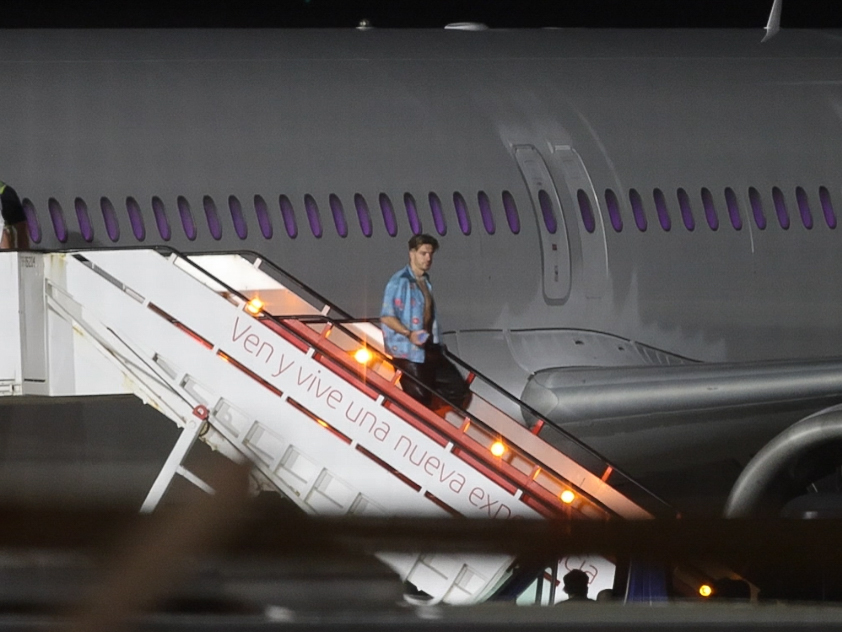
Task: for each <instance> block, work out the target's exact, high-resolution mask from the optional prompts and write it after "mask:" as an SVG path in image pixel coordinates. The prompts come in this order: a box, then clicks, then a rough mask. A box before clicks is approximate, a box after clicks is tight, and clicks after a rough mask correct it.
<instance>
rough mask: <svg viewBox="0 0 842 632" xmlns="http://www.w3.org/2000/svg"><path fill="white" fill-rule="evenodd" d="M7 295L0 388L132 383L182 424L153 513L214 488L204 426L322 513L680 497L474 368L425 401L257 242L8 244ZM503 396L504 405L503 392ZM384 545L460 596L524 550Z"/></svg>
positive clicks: (408, 570)
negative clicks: (191, 466)
mask: <svg viewBox="0 0 842 632" xmlns="http://www.w3.org/2000/svg"><path fill="white" fill-rule="evenodd" d="M0 297H3V301H1V302H0V327H2V331H3V332H4V335H5V340H4V343H5V344H7V345H10V346H9V347H8V348H7V349H4V352H3V354H2V355H0V395H94V394H104V393H118V392H131V393H134V394H136V395H137V396H138V397H140V398H141V399H142V400H143V401H144V402H146V403H148V404H150V405H152V406H154V407H155V408H156V409H158V410H159V411H161V412H162V413H164V414H165V415H167V416H168V417H169V418H170V419H172V420H173V421H174V422H175V423H176V424H178V425H179V426H180V427H181V428H183V430H182V432H181V435H180V438H179V440H178V442H177V443H176V445H175V447H174V449H173V450H172V453H171V454H170V456H169V458H168V459H167V462H166V464H165V465H164V468H163V469H162V471H161V473H160V475H159V476H158V478H157V480H156V482H155V484H154V485H153V487H152V489H151V490H150V492H149V495H148V497H147V499H146V501H145V503H144V505H143V508H142V510H143V511H151V510H152V509H154V507H155V506H156V504H157V503H158V502H159V500H160V499H161V497H162V496H163V494H164V493H165V491H166V489H167V487H168V486H169V484H170V481H171V480H172V479H173V477H174V476H175V475H176V474H179V475H181V476H184V477H186V478H187V479H188V480H191V481H192V482H193V483H195V484H196V485H198V486H200V487H202V488H204V489H206V490H207V491H211V490H210V489H209V488H208V486H207V485H206V484H205V483H204V482H203V481H201V480H200V479H199V478H198V477H196V476H195V475H193V474H192V473H191V472H189V471H187V470H186V469H185V468H184V467H183V466H182V462H183V460H184V458H185V457H186V455H187V453H188V452H189V450H190V448H191V446H192V445H193V443H194V442H195V441H196V440H197V439H199V438H201V440H203V441H205V442H207V443H208V444H209V445H211V446H212V447H213V448H214V449H217V450H219V451H220V452H222V453H223V454H225V455H226V456H228V457H230V458H232V459H236V460H244V459H248V460H250V461H251V462H252V463H253V464H254V468H255V470H256V471H257V472H259V476H260V477H261V478H262V479H263V480H264V481H265V484H266V485H271V486H273V487H274V488H276V489H277V490H279V491H280V492H281V493H283V494H284V495H285V496H287V497H288V498H290V499H291V500H292V501H294V502H295V503H297V504H298V506H299V507H300V508H301V509H303V510H304V511H306V512H308V513H313V514H346V513H347V514H356V515H360V514H361V515H369V514H377V515H416V516H444V515H448V514H451V515H458V516H466V517H479V518H495V519H513V518H539V517H547V518H552V517H567V518H570V519H575V518H589V519H596V520H606V519H611V518H612V517H622V518H628V519H646V518H650V517H652V516H653V514H657V513H658V512H660V511H666V512H669V509H668V508H667V507H666V506H664V505H661V504H660V503H659V501H657V499H654V497H651V496H647V494H646V493H645V491H644V490H642V489H641V488H639V487H637V486H635V485H634V484H633V483H632V482H631V481H629V480H628V479H626V478H625V477H622V475H621V474H619V473H618V472H616V470H615V469H614V468H612V467H611V466H610V465H609V464H607V463H605V462H604V461H603V460H601V459H600V458H599V457H598V456H597V455H594V454H593V453H592V452H589V451H588V450H587V449H586V448H585V447H584V446H581V445H580V444H577V443H576V442H575V441H574V440H573V439H572V438H570V437H566V436H564V435H562V434H561V432H560V431H558V430H557V429H555V428H554V427H551V426H550V425H549V424H544V423H543V422H542V421H541V420H540V417H539V416H537V413H534V411H532V412H531V413H530V414H533V413H534V416H536V417H538V423H537V424H535V425H534V426H533V428H532V429H531V430H530V429H529V428H527V427H526V426H525V425H523V424H522V423H519V422H518V421H517V420H515V419H514V418H513V417H511V416H509V415H507V414H505V413H504V412H502V410H501V408H504V409H507V410H512V407H513V405H515V406H520V403H519V402H517V400H514V399H513V398H510V397H509V396H507V395H506V394H505V393H503V392H502V391H501V390H500V389H498V388H497V387H495V386H494V385H493V384H490V383H489V382H488V381H487V380H485V379H484V378H482V376H481V375H478V374H477V373H475V372H473V371H470V370H469V369H466V372H467V377H468V380H469V381H470V383H471V387H472V390H473V396H472V399H471V403H470V405H469V406H468V409H467V410H465V411H458V410H453V409H450V410H449V411H448V412H446V413H441V410H444V408H442V409H441V410H440V412H438V413H437V412H434V411H432V410H429V409H427V408H425V407H423V406H421V405H419V404H418V403H417V402H416V401H415V400H413V399H412V398H410V397H409V396H407V395H406V394H405V393H404V392H403V391H402V390H401V389H400V387H399V385H398V379H399V377H400V373H399V372H397V371H396V370H395V369H394V368H393V366H392V365H391V364H390V363H389V361H388V358H387V357H385V356H384V355H383V354H382V338H381V336H380V332H379V329H378V328H377V327H376V326H375V325H374V324H372V323H369V322H363V321H356V322H355V321H352V320H350V319H348V318H347V316H346V315H344V314H343V313H342V312H340V311H339V310H338V309H336V308H335V307H333V306H331V305H330V304H329V303H328V302H327V301H325V300H324V299H322V298H321V297H319V296H318V295H316V294H315V293H313V292H311V291H310V290H308V289H307V288H305V287H304V286H303V285H301V284H300V283H298V282H297V281H295V279H293V278H291V277H289V276H288V275H285V274H284V273H283V272H282V271H280V270H279V269H278V268H276V267H274V266H273V265H271V264H269V263H267V262H265V261H262V260H261V259H259V258H258V257H256V256H253V255H250V254H245V255H240V254H226V255H203V256H190V257H185V256H183V255H180V254H178V253H176V252H173V251H162V250H153V249H128V250H98V251H82V252H65V253H15V252H8V253H0ZM16 343H17V344H16ZM360 349H366V350H367V351H368V356H366V357H362V356H361V355H358V353H357V352H358V351H359V350H360ZM457 362H458V359H457ZM501 398H503V399H506V402H505V405H501V406H500V407H498V406H495V405H493V404H492V403H491V402H492V401H494V400H495V399H497V400H501ZM501 401H502V400H501ZM442 414H443V416H441V415H442ZM546 433H557V434H558V436H557V437H556V439H557V440H554V441H547V440H545V439H546ZM554 446H556V447H554ZM565 446H567V448H569V449H567V448H565ZM581 455H584V459H580V458H579V456H581ZM618 487H619V488H620V489H623V493H621V492H620V491H619V489H618ZM630 492H633V493H630ZM629 496H634V500H632V499H631V498H630V497H629ZM644 506H646V508H644ZM382 558H383V559H384V560H385V561H387V563H389V564H391V565H392V566H393V567H394V568H395V569H396V570H397V571H398V572H399V573H400V574H401V576H402V577H404V578H405V579H407V580H408V581H411V582H412V583H413V584H415V585H416V586H417V587H418V588H420V589H421V590H423V591H425V592H427V593H429V594H430V595H432V597H433V598H434V599H436V600H442V601H445V602H448V603H473V602H476V601H479V600H481V599H483V598H484V597H486V596H488V595H489V594H491V593H492V592H493V590H494V589H495V588H496V587H497V586H499V585H500V584H501V582H502V581H503V580H505V578H506V577H507V573H508V571H509V569H510V566H511V563H512V561H513V560H512V559H510V558H507V557H504V556H480V555H475V556H470V555H465V556H455V555H409V554H400V555H398V554H392V553H389V554H383V555H382Z"/></svg>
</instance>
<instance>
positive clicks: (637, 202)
mask: <svg viewBox="0 0 842 632" xmlns="http://www.w3.org/2000/svg"><path fill="white" fill-rule="evenodd" d="M629 202H631V207H632V215H634V223H635V225H636V226H637V229H638V230H639V231H640V232H642V233H643V232H646V228H647V226H648V224H647V222H646V213H645V212H644V210H643V200H642V199H641V198H640V193H638V192H637V190H636V189H631V190H629Z"/></svg>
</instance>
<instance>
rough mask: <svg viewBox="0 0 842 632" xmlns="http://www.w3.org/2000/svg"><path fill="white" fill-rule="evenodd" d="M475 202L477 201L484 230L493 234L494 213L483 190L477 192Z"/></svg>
mask: <svg viewBox="0 0 842 632" xmlns="http://www.w3.org/2000/svg"><path fill="white" fill-rule="evenodd" d="M477 203H479V215H480V217H481V218H482V225H483V226H484V227H485V232H487V233H488V234H489V235H493V234H494V231H495V230H496V228H495V226H494V213H492V212H491V200H489V199H488V196H487V195H486V194H485V191H480V192H479V193H477Z"/></svg>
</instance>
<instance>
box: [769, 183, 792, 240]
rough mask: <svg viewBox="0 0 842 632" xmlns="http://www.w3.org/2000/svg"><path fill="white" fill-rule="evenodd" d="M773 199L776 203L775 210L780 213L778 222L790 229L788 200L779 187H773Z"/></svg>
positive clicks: (785, 228)
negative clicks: (787, 208)
mask: <svg viewBox="0 0 842 632" xmlns="http://www.w3.org/2000/svg"><path fill="white" fill-rule="evenodd" d="M772 201H773V202H774V203H775V212H776V213H777V214H778V223H779V224H780V225H781V228H783V229H784V230H787V229H789V213H788V212H787V210H786V200H785V199H784V194H783V192H782V191H781V190H780V189H779V188H778V187H773V188H772Z"/></svg>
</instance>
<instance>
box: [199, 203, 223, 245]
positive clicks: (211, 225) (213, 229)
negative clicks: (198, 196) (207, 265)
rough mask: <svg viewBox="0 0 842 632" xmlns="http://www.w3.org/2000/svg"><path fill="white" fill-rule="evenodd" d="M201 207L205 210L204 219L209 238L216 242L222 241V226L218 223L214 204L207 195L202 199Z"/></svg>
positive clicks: (217, 214)
mask: <svg viewBox="0 0 842 632" xmlns="http://www.w3.org/2000/svg"><path fill="white" fill-rule="evenodd" d="M202 206H203V207H204V209H205V218H206V219H207V221H208V230H210V234H211V237H213V238H214V239H215V240H216V241H219V240H220V239H222V226H221V225H220V223H219V213H217V212H216V202H214V201H213V198H212V197H211V196H209V195H206V196H204V197H203V198H202Z"/></svg>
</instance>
